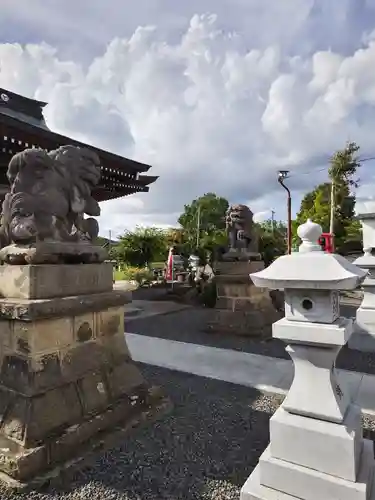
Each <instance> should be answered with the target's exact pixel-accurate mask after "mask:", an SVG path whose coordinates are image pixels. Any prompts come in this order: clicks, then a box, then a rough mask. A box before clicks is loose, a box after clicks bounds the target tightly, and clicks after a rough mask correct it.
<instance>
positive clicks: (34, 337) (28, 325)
mask: <svg viewBox="0 0 375 500" xmlns="http://www.w3.org/2000/svg"><path fill="white" fill-rule="evenodd" d="M0 324H1V323H0ZM12 326H13V332H12V341H13V342H12V348H13V350H14V351H15V352H16V353H19V354H33V355H34V354H40V353H44V352H51V351H56V350H59V349H63V348H65V347H67V346H69V345H71V343H72V342H73V341H74V336H73V318H69V317H66V318H53V319H50V320H48V319H45V320H41V321H33V322H25V321H13V325H12Z"/></svg>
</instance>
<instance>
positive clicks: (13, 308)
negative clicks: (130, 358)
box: [0, 290, 131, 321]
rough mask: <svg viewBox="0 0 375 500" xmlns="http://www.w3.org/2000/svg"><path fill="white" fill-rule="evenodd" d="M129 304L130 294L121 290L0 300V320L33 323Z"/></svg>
mask: <svg viewBox="0 0 375 500" xmlns="http://www.w3.org/2000/svg"><path fill="white" fill-rule="evenodd" d="M129 302H131V293H129V292H126V291H122V290H113V291H111V292H104V293H98V294H94V295H79V296H71V297H60V298H54V299H35V300H28V299H18V300H17V299H0V319H4V320H5V319H7V320H10V319H19V320H21V321H35V320H38V319H43V318H45V319H47V318H52V317H64V316H77V315H78V314H83V313H85V312H100V311H102V310H104V309H107V308H110V307H116V306H119V307H120V306H123V305H125V304H128V303H129Z"/></svg>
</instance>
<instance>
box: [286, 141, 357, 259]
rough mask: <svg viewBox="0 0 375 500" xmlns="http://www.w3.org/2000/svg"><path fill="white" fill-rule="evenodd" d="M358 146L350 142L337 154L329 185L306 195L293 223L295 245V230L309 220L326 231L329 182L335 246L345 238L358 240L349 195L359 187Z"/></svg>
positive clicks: (342, 242)
mask: <svg viewBox="0 0 375 500" xmlns="http://www.w3.org/2000/svg"><path fill="white" fill-rule="evenodd" d="M358 150H359V146H358V145H357V144H356V143H354V142H350V143H348V144H347V145H346V147H345V148H344V149H342V150H339V151H337V152H336V153H335V154H334V155H333V156H332V158H331V160H330V165H329V168H328V174H329V177H330V180H331V182H326V183H323V184H319V185H318V186H316V187H315V189H313V190H312V191H311V192H309V193H307V194H306V195H305V196H304V197H303V199H302V202H301V207H300V210H299V212H298V213H297V217H296V220H295V221H294V222H293V240H294V244H297V241H298V237H297V234H296V229H297V227H298V226H299V225H300V224H303V223H304V222H306V220H307V219H312V220H313V221H314V222H316V223H318V224H320V225H321V226H322V228H323V231H324V232H329V229H330V215H331V209H330V206H331V194H332V184H331V183H332V182H334V234H335V246H336V247H337V249H339V248H340V246H342V245H343V244H344V242H345V241H347V240H348V239H358V238H360V237H361V233H360V225H359V224H358V223H357V221H355V220H354V206H355V196H354V195H353V194H352V193H351V190H352V189H353V188H354V187H358V184H359V179H358V178H357V170H358V168H359V166H360V162H359V160H358V158H357V156H356V153H357V152H358Z"/></svg>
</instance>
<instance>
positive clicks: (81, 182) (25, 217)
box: [1, 146, 101, 253]
mask: <svg viewBox="0 0 375 500" xmlns="http://www.w3.org/2000/svg"><path fill="white" fill-rule="evenodd" d="M100 174H101V172H100V160H99V157H98V155H97V154H96V153H94V152H93V151H91V150H89V149H86V148H80V147H75V146H62V147H60V148H58V149H56V150H53V151H50V152H48V151H46V150H43V149H26V150H24V151H22V152H20V153H17V154H16V155H15V156H13V158H12V159H11V161H10V162H9V166H8V171H7V177H8V180H9V183H10V191H9V193H8V194H7V195H6V197H5V200H4V203H3V213H2V220H1V247H2V248H3V247H7V246H9V245H18V246H27V247H30V246H33V245H37V244H40V243H42V242H44V243H45V244H46V243H51V244H52V243H58V242H60V243H64V242H65V243H70V244H76V245H77V244H80V245H81V244H84V243H86V244H88V243H91V242H92V241H93V239H95V238H96V237H97V235H98V231H99V227H98V223H97V221H96V219H93V218H91V217H96V216H98V215H100V207H99V204H98V202H97V201H96V200H95V199H94V198H93V197H92V195H91V192H92V189H93V188H94V187H95V185H97V184H98V182H99V180H100ZM85 214H86V215H89V216H91V217H90V218H87V219H85V218H84V215H85ZM3 253H4V252H3ZM75 253H77V250H75Z"/></svg>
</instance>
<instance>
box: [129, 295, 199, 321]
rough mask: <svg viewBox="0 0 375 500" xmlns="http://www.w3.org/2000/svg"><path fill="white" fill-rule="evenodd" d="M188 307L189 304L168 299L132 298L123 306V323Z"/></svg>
mask: <svg viewBox="0 0 375 500" xmlns="http://www.w3.org/2000/svg"><path fill="white" fill-rule="evenodd" d="M189 307H191V306H189V305H186V304H178V303H177V302H173V301H169V300H132V302H130V303H129V304H127V305H126V306H125V323H127V322H129V321H133V320H135V319H143V318H148V317H150V316H157V315H159V314H170V313H174V312H177V311H181V310H182V309H188V308H189Z"/></svg>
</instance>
